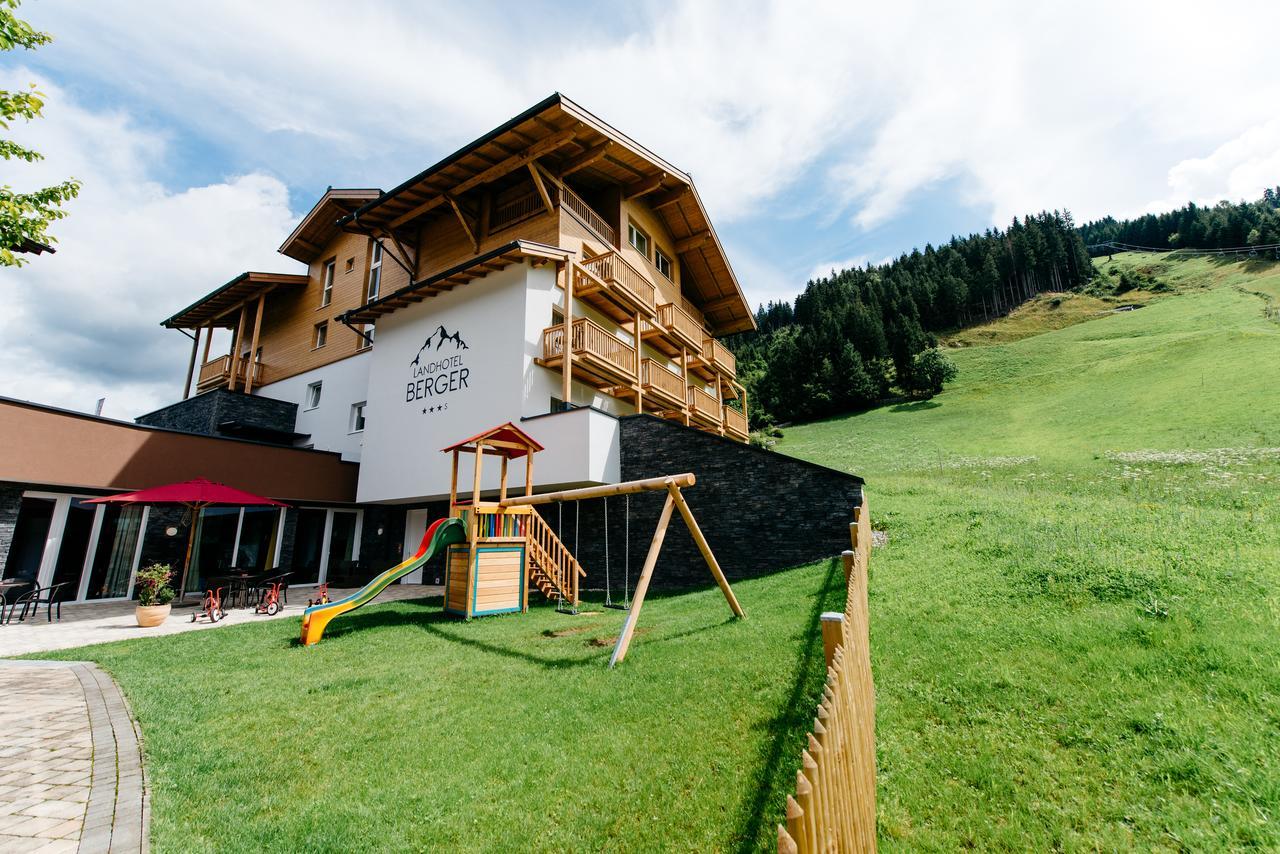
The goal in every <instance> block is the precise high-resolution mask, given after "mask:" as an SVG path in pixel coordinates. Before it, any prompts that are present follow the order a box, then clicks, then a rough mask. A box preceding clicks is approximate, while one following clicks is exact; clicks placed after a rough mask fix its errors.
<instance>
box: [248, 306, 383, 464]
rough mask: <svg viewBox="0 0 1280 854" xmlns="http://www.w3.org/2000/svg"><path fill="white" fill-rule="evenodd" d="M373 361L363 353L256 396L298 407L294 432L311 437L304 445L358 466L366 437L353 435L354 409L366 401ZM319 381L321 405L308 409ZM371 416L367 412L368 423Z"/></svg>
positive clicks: (265, 388) (272, 386)
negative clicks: (313, 385) (310, 392)
mask: <svg viewBox="0 0 1280 854" xmlns="http://www.w3.org/2000/svg"><path fill="white" fill-rule="evenodd" d="M339 331H340V332H345V331H346V330H339ZM379 332H381V329H379ZM347 334H350V333H347ZM379 344H381V341H379ZM375 349H376V348H375ZM372 358H373V353H361V354H359V355H357V356H351V357H350V358H347V359H343V360H342V361H340V362H334V363H332V364H329V365H325V366H323V367H320V368H316V369H315V370H314V371H307V372H306V373H304V374H298V375H297V376H292V377H289V378H288V379H286V380H281V381H280V382H276V383H270V384H268V385H264V386H261V387H260V388H255V389H254V390H253V393H254V394H260V395H262V396H264V397H274V398H276V399H277V400H287V401H289V402H291V403H296V404H298V423H297V426H296V427H295V428H294V429H295V430H297V431H298V432H299V433H309V434H310V435H311V438H310V439H306V440H304V441H303V442H302V444H304V445H311V446H313V447H314V448H315V449H316V450H318V451H337V452H339V453H341V454H342V458H343V459H344V460H355V461H357V462H359V461H360V457H361V449H362V446H363V444H364V433H352V432H351V405H352V404H353V403H359V402H360V401H362V400H365V399H366V397H365V396H366V394H367V393H368V386H369V366H370V365H371V364H372ZM317 381H319V382H322V383H323V384H324V385H323V387H322V388H321V391H320V405H319V406H318V407H316V408H315V409H307V408H306V405H307V401H306V396H307V386H309V385H310V384H311V383H313V382H317ZM368 414H369V413H368V410H367V409H366V410H365V417H366V420H367V418H368Z"/></svg>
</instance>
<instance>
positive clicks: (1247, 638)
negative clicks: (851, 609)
mask: <svg viewBox="0 0 1280 854" xmlns="http://www.w3.org/2000/svg"><path fill="white" fill-rule="evenodd" d="M1153 260H1155V261H1159V260H1160V259H1152V258H1150V257H1147V258H1143V257H1141V256H1117V257H1116V259H1115V262H1113V263H1117V264H1119V263H1125V264H1132V265H1139V264H1142V265H1149V264H1151V263H1152V262H1153ZM1160 263H1161V264H1164V265H1167V269H1164V270H1162V271H1161V272H1160V273H1158V275H1160V276H1163V277H1164V278H1165V279H1166V281H1167V282H1168V284H1169V285H1170V286H1171V287H1173V288H1175V289H1176V290H1178V291H1181V293H1180V294H1179V295H1176V296H1169V297H1165V298H1161V299H1159V300H1156V301H1154V302H1152V303H1150V304H1149V305H1148V306H1147V307H1145V308H1143V309H1141V310H1139V311H1134V312H1129V313H1124V314H1116V315H1112V316H1108V317H1105V318H1103V319H1099V320H1093V321H1089V322H1085V323H1080V324H1078V325H1074V326H1070V327H1069V328H1065V329H1061V330H1058V331H1052V332H1048V333H1046V334H1043V335H1039V336H1036V337H1029V338H1023V339H1022V340H1018V341H1015V342H1013V343H1009V344H1000V345H996V346H989V347H971V348H968V349H961V350H957V351H953V352H951V353H950V354H949V355H950V357H951V358H953V359H954V360H955V361H956V362H957V364H958V365H959V368H960V376H959V378H958V380H957V381H956V383H955V384H954V387H953V388H951V389H949V390H948V391H946V392H945V393H943V394H942V395H940V396H938V397H937V398H935V399H934V400H932V401H928V402H924V403H916V404H907V405H899V406H892V407H887V408H884V409H880V410H877V411H873V412H869V413H865V414H863V415H859V416H856V417H849V418H842V419H835V420H831V421H827V422H824V423H820V424H813V425H808V426H803V427H794V428H791V429H789V430H787V431H786V436H785V438H784V439H783V441H782V444H781V446H780V450H781V451H783V452H784V453H791V454H795V455H797V456H801V457H804V458H806V459H811V460H815V461H817V462H822V463H826V464H828V465H835V466H838V467H843V468H846V469H848V470H851V471H857V472H858V473H860V474H862V475H864V476H865V477H866V478H867V480H868V484H869V495H870V500H871V509H872V518H873V520H874V522H875V525H876V526H877V527H878V528H882V529H883V530H885V531H886V532H887V534H888V536H889V542H888V545H887V546H886V547H884V548H882V549H880V550H879V551H877V553H876V555H875V557H874V559H873V561H872V586H871V596H872V601H871V612H872V633H873V634H872V656H873V664H874V666H875V673H876V682H877V696H878V700H879V707H878V708H879V721H878V723H879V729H878V744H879V761H880V831H881V838H882V842H883V844H884V847H885V848H886V849H887V850H894V849H898V848H902V849H904V850H905V849H911V850H917V849H925V850H938V851H950V850H955V849H958V848H962V847H974V846H976V847H977V848H979V849H990V848H996V849H1006V850H1044V849H1050V848H1060V849H1067V850H1081V849H1089V850H1095V849H1096V850H1115V849H1137V850H1211V849H1224V848H1246V847H1254V848H1259V849H1267V850H1275V849H1276V848H1278V847H1280V640H1278V638H1280V593H1278V592H1277V584H1278V583H1280V525H1278V524H1277V523H1278V522H1280V518H1278V513H1277V503H1276V501H1277V498H1280V447H1278V446H1280V382H1277V367H1276V366H1277V365H1280V326H1277V325H1276V324H1275V323H1274V322H1272V321H1270V320H1268V319H1266V317H1265V316H1264V310H1265V308H1266V305H1267V302H1266V299H1265V297H1264V296H1258V295H1255V294H1259V293H1260V294H1263V295H1265V294H1267V289H1268V287H1269V286H1272V285H1274V283H1275V282H1276V280H1277V279H1276V272H1277V271H1278V270H1280V267H1273V266H1271V265H1261V264H1256V263H1255V264H1222V263H1215V262H1212V261H1205V260H1195V261H1190V262H1185V265H1184V264H1178V263H1170V262H1167V261H1161V262H1160Z"/></svg>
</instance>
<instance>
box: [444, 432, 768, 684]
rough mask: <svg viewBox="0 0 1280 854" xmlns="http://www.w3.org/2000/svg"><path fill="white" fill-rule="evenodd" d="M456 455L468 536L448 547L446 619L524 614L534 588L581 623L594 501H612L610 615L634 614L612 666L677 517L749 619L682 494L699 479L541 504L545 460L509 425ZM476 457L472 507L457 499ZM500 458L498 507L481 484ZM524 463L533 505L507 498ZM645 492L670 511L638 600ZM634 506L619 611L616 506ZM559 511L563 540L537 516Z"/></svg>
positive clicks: (607, 488)
mask: <svg viewBox="0 0 1280 854" xmlns="http://www.w3.org/2000/svg"><path fill="white" fill-rule="evenodd" d="M443 450H444V452H445V453H451V454H452V455H453V466H452V469H453V472H452V479H451V482H450V495H449V505H450V513H451V515H452V516H454V517H457V518H460V519H461V520H462V521H463V523H464V525H465V527H466V531H467V536H466V540H465V542H462V543H457V544H454V545H451V546H450V547H449V552H448V557H447V560H446V572H445V610H446V611H447V612H449V613H453V614H457V615H459V616H464V617H468V618H469V617H473V616H483V615H486V614H500V613H510V612H523V611H527V610H528V608H529V587H530V586H531V585H532V586H536V587H538V588H539V589H540V590H542V592H543V593H544V594H545V595H546V596H547V597H548V598H551V599H554V600H555V601H556V606H557V608H558V609H562V610H563V609H568V610H571V611H573V612H575V613H576V611H577V607H578V604H579V601H580V599H579V579H580V578H582V577H584V576H585V575H586V570H584V569H583V568H582V566H581V565H580V564H579V563H578V560H577V555H578V553H579V552H578V548H577V547H578V545H579V540H578V535H579V525H578V524H577V522H578V521H580V520H581V504H580V503H578V502H582V501H587V500H591V499H596V498H601V499H604V546H605V606H606V607H610V608H621V609H624V610H626V611H627V617H626V622H625V624H624V625H623V629H622V633H621V634H620V635H619V636H618V641H617V644H616V645H615V647H614V650H613V655H612V656H611V657H610V659H609V666H610V667H613V666H614V665H616V664H618V663H619V662H621V661H622V660H623V659H624V658H626V655H627V649H628V648H629V647H630V645H631V639H632V637H633V636H634V634H635V627H636V623H637V621H638V620H639V618H640V609H641V608H642V607H643V606H644V599H645V594H646V593H647V592H648V589H649V582H650V580H651V579H652V578H653V571H654V567H655V566H656V565H657V562H658V555H659V553H660V552H661V550H662V543H663V541H664V540H665V539H666V535H667V528H668V526H669V525H670V523H671V517H672V514H673V513H674V512H675V511H676V510H679V511H680V516H681V518H682V519H683V520H684V523H685V526H686V527H687V528H688V529H689V533H690V534H691V535H692V537H693V540H694V542H695V543H696V544H697V546H698V551H699V552H700V553H701V555H702V558H703V560H704V561H705V562H706V564H707V568H708V569H710V571H711V575H712V577H714V578H715V580H716V584H717V585H719V587H720V590H721V592H722V593H723V594H724V597H725V599H726V601H727V602H728V603H729V608H730V609H731V610H732V611H733V614H734V616H736V617H739V618H742V617H745V616H746V615H745V614H744V613H743V610H742V606H741V605H739V604H738V599H737V597H736V596H734V593H733V589H732V588H731V587H730V586H729V581H728V579H726V578H725V576H724V572H723V571H722V570H721V569H720V564H719V562H717V561H716V557H715V554H714V553H713V552H712V551H711V546H710V545H708V543H707V539H706V537H705V536H703V533H702V529H701V528H700V527H699V526H698V522H697V520H696V519H695V518H694V515H693V511H692V510H691V509H690V507H689V504H688V502H686V501H685V498H684V494H683V493H682V492H681V490H682V489H687V488H689V487H692V486H693V485H694V484H695V483H696V482H697V479H696V478H695V477H694V476H693V474H691V473H685V474H676V475H669V476H664V477H654V478H648V479H645V480H631V481H626V482H623V483H614V484H604V485H601V486H588V487H582V488H579V489H567V490H561V491H558V492H548V493H543V494H541V495H534V494H533V455H534V454H535V453H537V452H539V451H541V450H543V448H542V446H541V445H539V444H538V443H537V442H536V441H535V440H534V439H532V438H531V437H529V436H528V435H527V434H526V433H525V432H524V431H522V430H520V428H518V427H516V426H515V425H513V424H510V423H507V424H503V425H500V426H498V427H494V428H492V429H490V430H487V431H485V432H484V433H480V434H478V435H476V436H472V437H471V438H470V439H466V440H464V441H462V442H459V443H458V444H456V445H451V446H449V447H448V448H445V449H443ZM463 453H472V454H474V455H475V467H474V472H473V482H472V492H471V498H470V500H466V499H460V498H459V496H458V473H459V456H460V454H463ZM486 455H489V456H497V457H499V458H500V460H501V466H502V468H501V479H500V486H499V495H498V500H497V501H488V502H485V501H481V499H480V483H481V476H482V473H483V466H484V462H483V461H484V457H485V456H486ZM521 457H523V458H525V460H526V466H525V489H524V495H521V496H516V497H508V495H507V468H508V463H509V461H510V460H512V459H516V458H521ZM641 492H666V494H667V496H666V501H665V502H664V503H663V505H662V512H661V513H660V514H659V516H658V523H657V526H656V527H655V529H654V532H653V537H652V539H651V540H650V542H649V551H648V553H647V554H646V556H645V561H644V565H643V567H642V568H641V570H640V577H639V578H638V579H637V581H636V586H635V593H634V597H632V594H631V591H630V576H631V556H630V542H631V496H632V495H634V494H636V493H641ZM617 496H625V512H626V518H625V522H624V530H625V532H626V534H625V536H626V546H627V548H626V555H625V557H624V560H623V595H622V600H621V601H620V602H616V603H615V602H614V601H613V586H612V583H611V578H610V565H609V564H610V554H609V499H610V498H616V497H617ZM565 502H574V504H575V507H574V514H575V524H574V535H573V536H574V548H573V550H572V551H570V550H569V548H568V547H567V546H565V544H564V542H563V540H562V538H561V535H562V534H563V533H564V503H565ZM546 504H557V505H558V517H557V521H558V525H557V529H558V530H557V531H553V530H552V529H551V526H550V525H549V524H548V523H547V522H546V521H545V520H544V519H543V517H542V516H541V515H540V514H539V513H538V512H537V511H536V510H535V508H536V507H537V506H539V505H546Z"/></svg>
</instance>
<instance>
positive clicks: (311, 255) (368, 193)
mask: <svg viewBox="0 0 1280 854" xmlns="http://www.w3.org/2000/svg"><path fill="white" fill-rule="evenodd" d="M380 195H382V191H381V190H378V189H353V190H335V189H333V188H332V187H330V188H329V189H328V190H326V191H325V194H324V195H323V196H321V197H320V200H319V201H318V202H316V203H315V205H314V206H313V207H312V208H311V211H310V212H309V213H308V214H307V215H306V216H304V217H303V218H302V221H301V222H299V223H298V225H297V227H296V228H294V230H293V231H292V232H290V234H289V236H288V237H287V238H285V241H284V243H282V244H280V254H281V255H286V256H288V257H290V258H293V259H294V260H295V261H301V262H302V263H304V264H309V263H310V262H312V261H314V260H316V258H318V257H319V256H320V253H322V252H323V251H324V249H325V247H326V246H328V245H329V241H331V240H333V238H334V237H335V236H336V235H337V234H338V232H339V228H338V220H339V219H341V218H342V217H344V216H346V215H347V214H349V213H351V212H352V211H354V210H356V209H357V208H359V207H360V206H361V205H363V204H366V203H367V202H369V201H371V200H373V199H376V198H378V197H379V196H380Z"/></svg>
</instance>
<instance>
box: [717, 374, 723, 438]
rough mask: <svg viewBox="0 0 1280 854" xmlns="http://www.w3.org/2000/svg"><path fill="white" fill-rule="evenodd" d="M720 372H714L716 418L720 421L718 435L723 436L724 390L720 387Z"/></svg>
mask: <svg viewBox="0 0 1280 854" xmlns="http://www.w3.org/2000/svg"><path fill="white" fill-rule="evenodd" d="M720 382H721V377H720V372H719V371H716V417H717V418H719V419H720V435H721V436H723V435H724V389H723V388H721V387H720Z"/></svg>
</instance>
